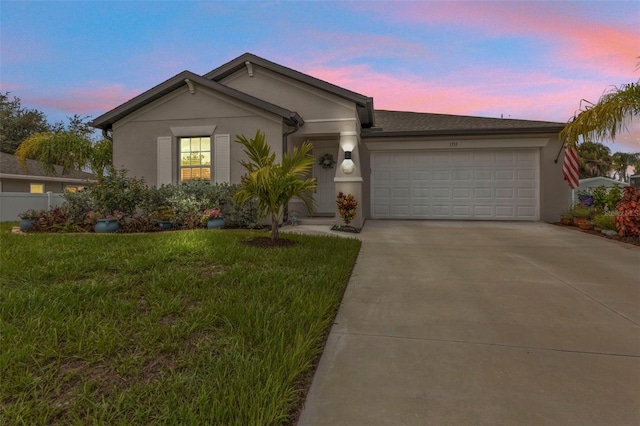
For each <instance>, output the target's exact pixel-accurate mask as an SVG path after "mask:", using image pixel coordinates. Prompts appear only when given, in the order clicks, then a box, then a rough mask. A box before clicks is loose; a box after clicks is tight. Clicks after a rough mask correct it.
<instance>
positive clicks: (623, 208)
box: [616, 186, 640, 237]
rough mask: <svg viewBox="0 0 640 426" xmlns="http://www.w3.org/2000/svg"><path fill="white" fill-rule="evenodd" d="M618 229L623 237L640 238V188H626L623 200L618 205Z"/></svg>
mask: <svg viewBox="0 0 640 426" xmlns="http://www.w3.org/2000/svg"><path fill="white" fill-rule="evenodd" d="M616 229H617V230H618V235H620V236H621V237H624V236H636V237H640V188H635V187H633V186H627V187H626V188H624V192H623V194H622V199H621V200H620V202H619V203H618V214H617V215H616Z"/></svg>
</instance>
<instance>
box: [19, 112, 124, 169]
mask: <svg viewBox="0 0 640 426" xmlns="http://www.w3.org/2000/svg"><path fill="white" fill-rule="evenodd" d="M89 119H90V117H88V116H84V117H83V116H80V115H78V114H75V115H74V116H72V117H69V124H68V125H66V126H65V125H64V123H61V122H58V123H56V124H54V125H53V126H51V129H50V130H49V131H45V132H39V133H33V134H32V135H30V136H28V137H27V138H26V139H25V140H23V141H22V142H21V143H20V145H19V146H18V148H17V149H16V151H15V156H16V157H17V159H18V161H19V162H20V164H21V165H22V167H23V168H24V169H25V170H26V169H27V159H28V158H30V159H33V160H36V161H37V162H38V163H39V164H40V167H42V169H43V170H44V171H45V172H46V173H49V174H54V173H55V166H62V169H63V171H65V172H66V171H70V170H88V169H90V170H91V171H92V172H93V173H95V174H97V175H99V176H102V175H103V174H104V172H105V170H106V169H107V168H108V167H109V166H110V165H111V164H112V158H113V143H112V142H111V141H110V140H108V139H102V140H99V141H95V140H93V139H92V136H93V133H94V130H93V129H92V128H91V126H89Z"/></svg>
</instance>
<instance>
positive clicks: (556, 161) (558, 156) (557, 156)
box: [554, 143, 566, 164]
mask: <svg viewBox="0 0 640 426" xmlns="http://www.w3.org/2000/svg"><path fill="white" fill-rule="evenodd" d="M565 145H566V144H564V143H563V144H562V145H561V146H560V151H558V155H556V160H555V161H554V163H556V164H558V158H560V153H561V152H562V149H563V148H564V146H565Z"/></svg>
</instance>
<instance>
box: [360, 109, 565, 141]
mask: <svg viewBox="0 0 640 426" xmlns="http://www.w3.org/2000/svg"><path fill="white" fill-rule="evenodd" d="M563 127H564V123H556V122H552V121H533V120H516V119H511V118H486V117H472V116H465V115H449V114H431V113H424V112H406V111H387V110H375V127H374V128H372V129H371V130H367V131H364V130H363V132H362V135H363V136H364V137H386V136H411V135H415V136H418V135H472V134H508V133H555V132H559V131H560V130H561V129H562V128H563Z"/></svg>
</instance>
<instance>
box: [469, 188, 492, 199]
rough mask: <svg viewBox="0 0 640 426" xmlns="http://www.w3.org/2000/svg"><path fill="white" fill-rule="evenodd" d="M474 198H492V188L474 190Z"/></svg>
mask: <svg viewBox="0 0 640 426" xmlns="http://www.w3.org/2000/svg"><path fill="white" fill-rule="evenodd" d="M473 197H474V198H476V199H483V198H491V197H493V194H492V191H491V188H474V189H473Z"/></svg>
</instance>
